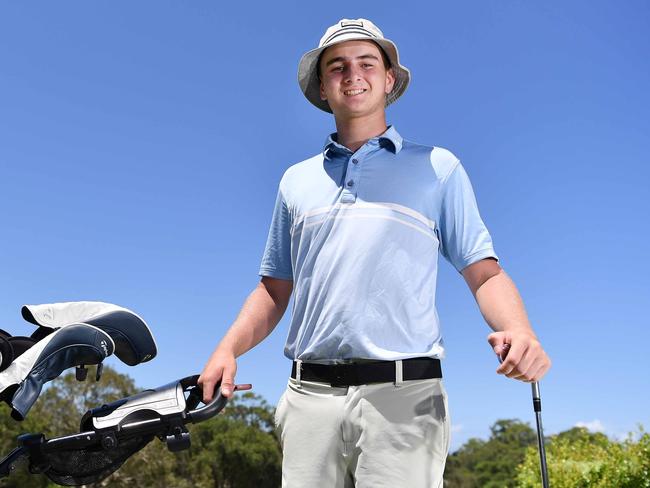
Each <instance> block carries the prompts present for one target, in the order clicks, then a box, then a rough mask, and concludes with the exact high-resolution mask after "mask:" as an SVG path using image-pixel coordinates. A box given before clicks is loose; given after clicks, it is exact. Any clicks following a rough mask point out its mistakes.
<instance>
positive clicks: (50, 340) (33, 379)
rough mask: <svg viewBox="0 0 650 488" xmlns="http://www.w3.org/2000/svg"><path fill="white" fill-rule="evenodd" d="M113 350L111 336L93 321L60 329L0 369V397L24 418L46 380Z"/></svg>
mask: <svg viewBox="0 0 650 488" xmlns="http://www.w3.org/2000/svg"><path fill="white" fill-rule="evenodd" d="M114 350H115V345H114V344H113V340H112V339H111V337H110V336H109V335H108V334H107V333H106V332H104V331H102V330H101V329H98V328H97V327H93V326H92V325H88V324H72V325H70V326H68V327H65V328H63V329H58V330H56V331H54V332H53V333H51V334H50V335H48V336H47V337H45V338H44V339H41V340H40V341H38V342H37V343H36V344H35V345H33V346H32V347H31V348H29V349H27V350H26V351H25V352H24V353H23V354H21V355H20V357H18V358H17V359H16V360H14V361H13V362H12V363H11V364H10V365H9V367H8V368H7V369H5V370H4V371H2V372H0V399H2V400H5V401H6V402H7V403H9V405H10V406H11V407H12V412H11V416H12V417H13V418H15V419H16V420H23V419H24V418H25V415H27V412H28V411H29V409H30V408H31V407H32V405H33V404H34V402H35V401H36V399H37V398H38V395H39V394H40V392H41V389H42V388H43V385H44V384H45V383H47V382H48V381H51V380H53V379H54V378H56V377H58V376H59V375H60V374H61V373H62V372H63V371H64V370H66V369H68V368H71V367H73V366H77V365H80V364H99V363H101V362H102V361H103V360H104V359H106V358H107V357H108V356H110V355H111V354H113V352H114Z"/></svg>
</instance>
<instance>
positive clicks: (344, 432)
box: [275, 379, 449, 488]
mask: <svg viewBox="0 0 650 488" xmlns="http://www.w3.org/2000/svg"><path fill="white" fill-rule="evenodd" d="M275 421H276V425H277V428H278V431H279V433H280V438H281V442H282V450H283V453H284V459H283V462H282V486H283V487H284V488H338V487H340V488H348V487H358V488H370V487H372V488H377V487H387V488H399V487H404V488H438V487H441V486H442V474H443V471H444V467H445V460H446V457H447V451H448V450H449V414H448V411H447V394H446V392H445V389H444V387H443V384H442V380H440V379H426V380H412V381H404V382H403V383H401V384H400V385H395V384H393V383H378V384H370V385H361V386H349V387H332V386H330V385H329V384H325V383H315V382H310V381H302V382H300V383H299V382H298V381H296V380H295V379H289V384H288V385H287V389H286V390H285V392H284V394H283V395H282V397H281V398H280V401H279V402H278V406H277V409H276V417H275Z"/></svg>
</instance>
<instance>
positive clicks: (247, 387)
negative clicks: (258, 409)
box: [235, 383, 253, 391]
mask: <svg viewBox="0 0 650 488" xmlns="http://www.w3.org/2000/svg"><path fill="white" fill-rule="evenodd" d="M252 388H253V385H251V384H250V383H245V384H243V385H235V391H244V390H251V389H252Z"/></svg>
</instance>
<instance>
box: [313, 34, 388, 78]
mask: <svg viewBox="0 0 650 488" xmlns="http://www.w3.org/2000/svg"><path fill="white" fill-rule="evenodd" d="M371 42H372V43H373V44H374V45H375V46H377V47H378V48H379V52H380V53H381V59H382V60H383V62H384V67H385V68H386V71H388V70H389V69H391V68H392V67H393V65H392V64H391V62H390V59H388V55H387V54H386V51H384V49H383V48H382V47H381V46H380V45H379V44H377V43H376V42H375V41H371ZM329 47H330V46H328V47H326V48H325V49H323V50H322V51H321V52H320V54H319V55H318V60H317V61H316V74H317V75H318V79H319V80H320V77H321V71H320V62H321V59H322V58H323V54H324V53H325V51H327V49H328V48H329Z"/></svg>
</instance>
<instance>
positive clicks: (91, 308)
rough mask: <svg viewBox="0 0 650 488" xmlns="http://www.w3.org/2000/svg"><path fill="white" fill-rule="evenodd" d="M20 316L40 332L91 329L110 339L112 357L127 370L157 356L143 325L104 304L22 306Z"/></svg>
mask: <svg viewBox="0 0 650 488" xmlns="http://www.w3.org/2000/svg"><path fill="white" fill-rule="evenodd" d="M22 315H23V318H24V319H25V320H27V321H28V322H31V323H32V324H35V325H38V326H40V327H41V328H50V329H57V328H63V327H67V326H68V325H70V324H74V323H85V324H90V325H94V326H95V327H98V328H100V329H102V330H103V331H104V332H106V333H107V334H109V335H110V336H111V338H112V339H113V341H114V342H115V355H116V356H117V357H118V358H119V359H120V360H122V361H123V362H125V363H126V364H128V365H129V366H135V365H136V364H140V363H144V362H146V361H150V360H151V359H153V358H154V357H155V356H156V354H157V348H156V342H155V340H154V338H153V335H152V334H151V331H150V330H149V327H148V326H147V324H146V322H145V321H144V320H142V318H140V317H139V316H138V315H137V314H135V313H134V312H132V311H130V310H128V309H126V308H123V307H120V306H118V305H113V304H111V303H104V302H66V303H52V304H45V305H25V306H23V308H22Z"/></svg>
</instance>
